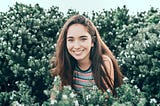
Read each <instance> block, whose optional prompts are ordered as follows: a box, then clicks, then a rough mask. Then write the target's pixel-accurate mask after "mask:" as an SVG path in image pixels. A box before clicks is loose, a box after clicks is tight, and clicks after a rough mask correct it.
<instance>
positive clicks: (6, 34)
mask: <svg viewBox="0 0 160 106" xmlns="http://www.w3.org/2000/svg"><path fill="white" fill-rule="evenodd" d="M62 16H63V14H62V13H61V12H59V11H58V8H57V7H51V8H50V10H48V11H47V12H46V11H45V10H43V8H41V7H40V6H39V5H38V4H37V5H35V6H34V7H32V6H27V5H23V4H18V3H17V4H16V5H15V6H14V7H11V8H10V10H9V11H8V12H6V13H1V14H0V19H1V22H0V23H1V24H0V29H1V30H0V37H1V39H0V40H1V43H0V60H1V63H0V67H1V70H0V75H1V77H0V91H1V92H2V93H3V92H6V93H9V94H12V92H13V91H14V92H18V91H19V90H20V89H21V88H19V87H18V86H17V84H16V83H17V82H19V81H23V83H24V84H26V85H27V86H28V89H30V90H31V91H30V95H31V97H35V101H34V102H40V103H41V102H43V101H44V100H46V99H47V98H48V97H47V96H46V95H45V94H44V93H43V91H44V90H45V89H47V88H48V87H49V85H51V83H52V80H51V77H50V74H49V72H48V70H49V59H50V57H51V53H53V50H54V45H53V44H54V42H55V40H56V34H57V32H58V31H59V27H60V26H61V24H62V23H63V20H62V18H61V17H62ZM9 94H8V95H9ZM19 97H20V98H23V95H21V94H20V95H19ZM8 101H10V102H12V100H10V98H8V99H5V100H4V101H3V103H4V104H5V103H7V102H8ZM19 102H20V101H19ZM1 103H2V102H1Z"/></svg>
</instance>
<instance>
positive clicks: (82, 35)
mask: <svg viewBox="0 0 160 106" xmlns="http://www.w3.org/2000/svg"><path fill="white" fill-rule="evenodd" d="M66 40H67V50H68V52H69V53H70V55H71V56H73V57H74V58H75V59H76V60H77V61H78V62H83V61H87V60H89V57H90V50H91V47H93V46H94V45H93V42H92V38H91V35H90V34H89V33H88V31H87V28H86V27H85V26H83V25H81V24H73V25H71V26H70V27H69V28H68V31H67V39H66Z"/></svg>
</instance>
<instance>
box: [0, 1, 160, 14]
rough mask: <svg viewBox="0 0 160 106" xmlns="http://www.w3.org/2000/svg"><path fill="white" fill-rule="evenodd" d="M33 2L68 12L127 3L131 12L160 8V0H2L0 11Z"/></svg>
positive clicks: (100, 9)
mask: <svg viewBox="0 0 160 106" xmlns="http://www.w3.org/2000/svg"><path fill="white" fill-rule="evenodd" d="M16 1H17V2H19V3H23V4H27V5H29V4H32V6H34V5H35V4H36V3H38V4H39V5H40V6H41V7H43V8H44V9H49V8H50V7H51V6H53V5H54V6H58V7H59V9H60V11H62V12H64V13H66V12H67V10H68V9H74V10H77V11H79V12H81V13H82V12H88V13H91V11H92V10H94V11H97V12H98V11H102V10H103V9H105V10H110V9H111V8H112V9H116V8H117V7H118V6H119V7H123V5H126V6H127V8H128V9H129V13H130V14H135V13H137V12H142V11H147V10H149V9H150V8H151V7H155V8H158V9H160V0H1V1H0V12H6V11H8V9H9V7H12V6H13V5H15V3H16Z"/></svg>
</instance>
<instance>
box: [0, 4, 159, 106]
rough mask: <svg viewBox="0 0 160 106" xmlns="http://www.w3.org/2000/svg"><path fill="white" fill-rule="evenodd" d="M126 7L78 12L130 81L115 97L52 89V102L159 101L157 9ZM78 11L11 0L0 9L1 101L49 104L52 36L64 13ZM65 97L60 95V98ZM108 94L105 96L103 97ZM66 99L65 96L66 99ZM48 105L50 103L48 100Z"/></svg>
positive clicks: (109, 102) (141, 104) (111, 103)
mask: <svg viewBox="0 0 160 106" xmlns="http://www.w3.org/2000/svg"><path fill="white" fill-rule="evenodd" d="M128 11H129V10H128V9H127V8H126V6H124V7H122V8H120V7H118V8H117V9H114V10H113V9H111V10H110V11H106V10H103V11H102V12H94V11H93V12H92V16H88V14H86V13H83V15H85V16H86V17H88V18H90V19H91V20H92V21H93V22H94V24H95V25H96V26H97V28H98V30H99V32H100V35H101V36H102V39H103V40H104V41H105V43H106V44H107V45H108V46H109V48H110V49H111V50H112V51H113V53H114V54H115V56H116V57H117V59H118V62H119V64H120V66H121V70H122V72H123V74H124V76H126V77H127V78H128V79H129V82H128V83H125V84H124V85H122V86H121V87H120V88H117V98H116V97H113V96H112V95H110V93H109V92H107V91H106V92H105V93H102V92H101V91H99V90H98V89H94V90H91V91H90V90H85V89H84V90H83V92H82V95H81V96H79V95H77V94H75V93H74V91H73V90H72V89H71V88H70V87H68V86H67V87H65V88H64V90H63V92H57V95H59V96H58V97H57V99H56V101H57V102H55V104H57V105H77V104H82V105H86V104H88V105H90V106H92V105H102V104H104V105H105V104H107V106H108V105H112V106H118V105H122V106H123V105H124V106H127V105H131V106H132V105H133V106H135V105H138V106H143V105H151V106H156V105H159V104H160V89H159V88H160V77H159V76H160V51H159V50H160V40H159V39H160V13H159V10H158V9H154V8H151V9H150V10H149V11H145V12H138V13H137V14H136V15H134V16H132V15H129V14H128ZM74 14H79V12H78V11H75V10H72V9H69V10H68V13H67V14H66V15H64V14H63V13H62V12H60V11H59V8H58V7H55V6H52V7H51V8H50V9H48V10H44V9H43V8H41V7H40V6H39V5H38V4H36V5H35V6H32V5H24V4H20V3H16V4H15V5H14V6H13V7H10V10H9V11H7V12H0V76H1V77H0V105H2V106H6V105H44V106H45V105H50V100H49V97H50V93H51V91H50V89H51V88H52V82H53V79H52V78H51V76H50V73H49V70H50V68H51V67H50V63H49V60H50V58H51V56H52V55H53V53H54V51H55V44H56V40H57V35H58V34H59V31H60V30H61V27H62V25H63V24H64V22H65V21H66V19H68V17H70V16H72V15H74ZM64 95H65V96H64ZM106 95H108V99H104V97H106ZM66 97H67V98H66ZM51 103H52V102H51Z"/></svg>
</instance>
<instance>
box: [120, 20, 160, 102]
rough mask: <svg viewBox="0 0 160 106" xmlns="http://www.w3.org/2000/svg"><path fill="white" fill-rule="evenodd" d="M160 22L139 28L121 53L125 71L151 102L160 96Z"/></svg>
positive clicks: (157, 99)
mask: <svg viewBox="0 0 160 106" xmlns="http://www.w3.org/2000/svg"><path fill="white" fill-rule="evenodd" d="M159 30H160V24H153V23H151V24H148V26H147V27H145V28H139V29H138V34H137V35H136V36H134V37H132V38H131V39H129V41H128V44H127V45H126V49H125V50H122V51H121V53H120V54H119V58H120V61H121V65H122V66H121V67H122V70H123V73H124V74H125V75H126V76H128V78H129V79H130V80H131V83H132V84H134V85H137V86H138V88H140V89H141V90H142V91H143V92H145V96H146V97H147V99H148V100H147V101H148V102H149V101H150V100H151V99H153V98H154V99H155V100H156V101H157V103H159V102H160V101H159V98H160V89H159V88H160V77H159V76H160V39H159V38H160V32H159Z"/></svg>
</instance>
